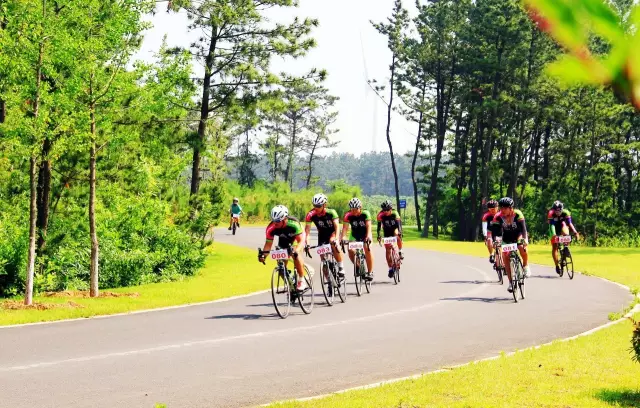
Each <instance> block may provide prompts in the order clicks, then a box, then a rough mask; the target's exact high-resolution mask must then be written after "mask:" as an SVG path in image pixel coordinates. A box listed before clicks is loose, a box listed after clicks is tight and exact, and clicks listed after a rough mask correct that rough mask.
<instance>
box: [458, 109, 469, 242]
mask: <svg viewBox="0 0 640 408" xmlns="http://www.w3.org/2000/svg"><path fill="white" fill-rule="evenodd" d="M461 117H462V108H461V109H460V115H459V119H458V122H460V118H461ZM471 120H472V115H471V113H469V115H468V119H467V122H466V124H465V125H464V131H463V132H462V135H461V137H460V139H459V140H458V142H457V146H456V151H457V152H458V153H457V156H458V163H457V164H458V166H459V167H460V174H459V176H458V180H457V185H456V187H457V190H458V191H457V193H456V205H457V207H458V239H459V240H461V241H466V240H467V214H466V209H465V206H464V203H463V201H462V190H463V189H464V187H465V185H466V175H467V168H466V164H467V144H468V140H469V132H470V127H471ZM456 134H458V127H457V126H456Z"/></svg>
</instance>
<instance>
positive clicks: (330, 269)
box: [305, 244, 347, 306]
mask: <svg viewBox="0 0 640 408" xmlns="http://www.w3.org/2000/svg"><path fill="white" fill-rule="evenodd" d="M333 245H334V244H326V245H317V246H313V247H306V248H305V252H306V253H307V256H308V257H309V258H311V257H312V256H311V253H310V250H311V249H315V250H316V253H317V254H318V255H319V256H320V271H321V272H320V282H321V283H322V293H323V294H324V299H325V300H326V301H327V304H328V305H329V306H333V302H334V298H335V293H336V292H337V293H338V297H340V301H342V303H344V302H346V301H347V280H346V279H345V278H344V277H343V278H340V276H338V272H339V268H338V263H337V262H336V260H335V258H334V257H333V247H332V246H333Z"/></svg>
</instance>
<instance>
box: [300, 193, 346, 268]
mask: <svg viewBox="0 0 640 408" xmlns="http://www.w3.org/2000/svg"><path fill="white" fill-rule="evenodd" d="M327 201H328V200H327V197H326V196H325V195H324V194H316V195H315V196H313V200H311V202H312V203H313V210H311V211H309V212H308V213H307V217H306V219H305V222H306V225H305V236H306V237H305V242H306V245H307V246H309V236H310V235H311V223H314V224H315V226H316V228H317V229H318V245H327V244H331V248H332V249H333V257H334V258H336V261H337V262H338V276H339V277H340V278H344V264H343V262H342V253H341V252H340V251H339V250H338V245H337V239H338V237H339V236H340V231H339V230H340V217H338V213H337V212H336V210H332V209H328V208H327Z"/></svg>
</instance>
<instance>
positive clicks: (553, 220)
mask: <svg viewBox="0 0 640 408" xmlns="http://www.w3.org/2000/svg"><path fill="white" fill-rule="evenodd" d="M547 222H548V223H549V237H550V238H552V237H554V236H556V235H560V234H558V230H562V224H565V225H566V226H567V227H568V226H570V225H571V213H570V212H569V210H567V209H564V210H562V213H561V214H560V215H556V213H555V211H554V210H553V209H551V210H549V212H548V213H547Z"/></svg>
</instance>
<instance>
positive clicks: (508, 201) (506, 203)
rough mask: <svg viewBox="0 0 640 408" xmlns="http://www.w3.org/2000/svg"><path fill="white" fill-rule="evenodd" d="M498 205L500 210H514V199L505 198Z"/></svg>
mask: <svg viewBox="0 0 640 408" xmlns="http://www.w3.org/2000/svg"><path fill="white" fill-rule="evenodd" d="M498 205H499V206H500V208H512V207H513V199H512V198H510V197H503V198H501V199H500V201H498Z"/></svg>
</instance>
